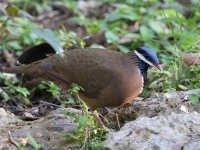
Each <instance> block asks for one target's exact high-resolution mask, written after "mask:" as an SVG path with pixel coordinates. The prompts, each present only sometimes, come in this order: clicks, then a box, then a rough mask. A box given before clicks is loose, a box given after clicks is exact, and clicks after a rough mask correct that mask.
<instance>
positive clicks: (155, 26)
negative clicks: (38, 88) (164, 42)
mask: <svg viewBox="0 0 200 150" xmlns="http://www.w3.org/2000/svg"><path fill="white" fill-rule="evenodd" d="M149 26H150V27H151V28H152V29H153V30H154V31H155V32H156V33H158V34H161V33H164V29H163V28H162V27H161V26H160V25H159V24H158V23H157V22H155V21H150V22H149Z"/></svg>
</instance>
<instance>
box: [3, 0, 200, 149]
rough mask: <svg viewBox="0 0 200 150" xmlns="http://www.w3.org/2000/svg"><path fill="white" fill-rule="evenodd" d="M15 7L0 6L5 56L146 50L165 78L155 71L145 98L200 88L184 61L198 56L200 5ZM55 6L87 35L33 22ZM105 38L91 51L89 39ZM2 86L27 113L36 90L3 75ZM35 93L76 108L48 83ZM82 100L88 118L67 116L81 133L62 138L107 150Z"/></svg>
mask: <svg viewBox="0 0 200 150" xmlns="http://www.w3.org/2000/svg"><path fill="white" fill-rule="evenodd" d="M10 2H11V3H13V4H14V5H16V6H18V8H17V7H13V6H8V7H7V8H3V7H2V6H0V11H1V12H3V13H4V16H2V17H0V39H1V43H0V51H2V50H4V49H7V50H9V51H12V52H13V53H14V54H15V55H16V56H20V55H21V54H22V53H23V51H24V50H26V49H27V47H30V46H34V45H37V44H39V43H42V42H44V41H46V42H48V43H50V44H51V46H52V47H53V48H54V49H55V50H56V51H57V52H59V51H61V50H62V47H63V49H71V48H84V47H95V46H104V47H107V48H109V49H112V50H116V51H121V52H124V53H127V52H129V51H130V50H132V49H134V48H135V47H138V46H141V45H144V46H147V47H151V48H152V49H154V50H155V51H156V52H157V54H158V57H159V60H160V61H161V62H160V63H161V64H163V70H164V71H163V72H162V73H160V72H158V71H157V70H151V71H150V73H149V74H153V75H154V78H152V79H151V80H150V82H149V87H151V88H153V89H154V90H150V91H149V90H148V89H145V90H144V91H143V93H142V94H141V96H145V97H148V96H149V94H152V91H154V92H171V91H182V90H191V89H198V88H200V66H195V65H191V66H189V65H187V64H185V63H184V62H183V60H182V56H183V55H184V54H186V53H189V52H194V53H197V52H199V46H200V44H199V41H200V25H199V17H200V7H199V3H200V0H188V1H186V0H185V1H184V2H182V1H180V2H179V1H173V0H163V2H162V1H159V0H149V1H144V0H143V1H137V0H124V1H121V0H112V1H108V0H103V1H101V2H98V4H99V5H101V6H102V7H100V8H102V9H99V10H98V9H97V10H95V9H92V8H89V10H85V8H84V7H83V6H81V4H80V3H78V1H73V0H62V1H54V2H52V3H51V4H50V3H49V1H46V0H44V1H42V3H40V2H39V1H37V0H36V1H34V2H26V1H24V0H10ZM21 2H23V3H21ZM96 3H97V1H96ZM185 3H186V4H185ZM53 5H63V6H65V7H66V8H67V9H68V11H69V12H70V13H72V14H73V15H71V16H69V17H68V18H65V19H66V20H67V21H68V22H70V23H73V24H74V26H77V28H82V29H83V31H84V32H87V34H83V36H82V37H81V36H80V35H78V34H77V33H75V32H73V31H70V28H69V27H68V26H65V25H64V24H63V25H62V26H61V28H60V29H57V30H53V29H52V30H51V29H48V28H45V29H41V28H39V26H38V25H37V23H36V22H33V20H32V19H33V16H35V15H39V14H41V13H42V12H43V11H47V12H48V11H52V10H53V7H52V6H53ZM33 6H35V8H36V9H35V10H34V11H33V12H32V13H31V15H32V16H31V15H29V14H28V13H27V12H29V9H30V8H31V7H33ZM19 8H20V9H21V10H20V9H19ZM103 8H105V9H103ZM90 9H92V10H91V11H90ZM83 31H82V32H83ZM100 32H103V33H104V34H102V35H101V36H104V37H105V43H104V45H100V44H99V43H92V44H90V45H88V43H87V42H86V41H87V38H88V37H89V36H92V35H94V34H97V33H100ZM97 38H98V37H97ZM60 45H62V47H61V46H60ZM157 80H159V86H157V82H156V81H157ZM0 82H1V83H2V84H3V85H4V86H6V88H4V87H0V94H1V97H2V99H4V100H5V101H20V102H21V103H23V105H22V107H24V108H26V107H27V106H26V104H29V103H30V100H29V95H31V94H33V92H34V90H28V89H26V88H25V87H20V86H18V85H19V83H20V82H19V81H18V80H17V79H16V78H9V79H8V78H7V77H6V76H5V75H1V74H0ZM155 82H156V83H155ZM151 83H152V84H151ZM36 89H38V90H41V91H43V92H44V90H45V91H47V92H48V93H50V94H51V95H52V96H53V97H55V98H56V99H58V100H59V101H61V104H60V107H65V106H67V105H74V104H75V103H76V100H75V99H73V98H69V99H68V101H66V99H65V98H64V96H63V94H61V89H60V88H59V87H57V86H56V85H54V84H53V83H51V82H44V83H42V84H41V85H39V86H38V87H37V88H36ZM79 90H84V89H82V88H81V87H79V86H78V85H75V84H73V85H72V88H71V90H70V91H69V92H71V93H77V92H78V91H79ZM189 98H190V100H191V102H192V104H196V103H198V102H199V99H200V95H194V94H191V95H189ZM78 100H79V103H81V106H82V110H83V112H84V116H78V115H77V114H69V113H66V115H70V116H73V117H74V118H75V122H76V123H78V125H79V127H78V129H77V130H76V131H75V132H74V134H73V135H70V134H67V135H65V136H63V137H64V138H68V139H70V140H79V142H80V143H81V144H82V145H83V146H85V147H86V148H88V149H103V148H102V145H101V142H102V141H103V140H104V139H105V138H106V134H105V130H104V129H102V128H99V127H98V126H97V125H96V124H95V121H94V119H93V117H91V115H90V114H88V108H87V106H86V105H85V104H84V103H83V102H82V101H81V100H80V99H79V98H78ZM35 149H36V148H35ZM77 149H79V148H77Z"/></svg>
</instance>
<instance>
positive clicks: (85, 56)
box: [40, 49, 122, 97]
mask: <svg viewBox="0 0 200 150" xmlns="http://www.w3.org/2000/svg"><path fill="white" fill-rule="evenodd" d="M118 55H122V54H121V53H118V52H113V51H108V50H99V49H85V50H80V49H77V50H71V51H67V52H65V56H64V58H62V57H61V56H59V55H54V56H52V57H49V58H47V59H45V60H43V61H42V62H41V63H40V66H41V69H42V70H43V71H44V72H45V73H46V74H47V75H48V76H49V77H50V78H52V79H54V80H56V81H59V82H61V83H63V84H71V83H76V84H78V85H79V86H81V87H83V88H84V90H85V91H86V92H88V93H90V97H92V95H93V96H95V95H98V94H99V92H100V91H101V90H102V89H104V88H106V87H107V86H108V85H109V83H110V81H111V80H112V79H113V74H114V72H115V70H116V68H117V62H116V60H117V56H118ZM92 93H93V94H92Z"/></svg>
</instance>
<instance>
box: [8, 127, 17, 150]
mask: <svg viewBox="0 0 200 150" xmlns="http://www.w3.org/2000/svg"><path fill="white" fill-rule="evenodd" d="M8 140H9V141H10V142H11V143H12V144H13V145H15V146H16V147H19V144H18V143H17V142H16V141H15V140H14V139H13V138H12V135H11V133H10V131H8Z"/></svg>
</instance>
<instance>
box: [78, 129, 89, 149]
mask: <svg viewBox="0 0 200 150" xmlns="http://www.w3.org/2000/svg"><path fill="white" fill-rule="evenodd" d="M87 129H88V128H87ZM88 132H89V130H88ZM88 134H89V133H86V135H85V139H84V143H83V146H82V147H81V149H80V150H84V148H85V144H86V142H87V139H88Z"/></svg>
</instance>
